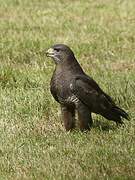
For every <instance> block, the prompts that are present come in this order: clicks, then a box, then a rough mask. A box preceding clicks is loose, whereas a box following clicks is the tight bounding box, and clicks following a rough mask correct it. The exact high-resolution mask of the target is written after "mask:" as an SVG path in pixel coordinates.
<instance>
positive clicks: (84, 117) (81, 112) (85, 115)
mask: <svg viewBox="0 0 135 180" xmlns="http://www.w3.org/2000/svg"><path fill="white" fill-rule="evenodd" d="M77 112H78V120H79V126H80V130H81V131H86V130H90V127H91V126H92V124H93V121H92V117H91V112H90V110H89V109H88V108H87V107H86V106H85V105H84V104H82V103H79V104H78V106H77Z"/></svg>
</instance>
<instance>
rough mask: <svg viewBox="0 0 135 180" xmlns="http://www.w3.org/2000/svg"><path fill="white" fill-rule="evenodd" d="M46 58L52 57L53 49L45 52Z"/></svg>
mask: <svg viewBox="0 0 135 180" xmlns="http://www.w3.org/2000/svg"><path fill="white" fill-rule="evenodd" d="M46 56H47V57H54V50H53V48H50V49H48V50H47V51H46Z"/></svg>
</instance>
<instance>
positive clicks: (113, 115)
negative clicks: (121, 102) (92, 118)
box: [103, 106, 129, 124]
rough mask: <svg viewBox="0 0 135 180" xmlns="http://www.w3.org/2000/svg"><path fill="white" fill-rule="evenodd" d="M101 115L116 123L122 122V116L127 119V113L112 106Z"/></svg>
mask: <svg viewBox="0 0 135 180" xmlns="http://www.w3.org/2000/svg"><path fill="white" fill-rule="evenodd" d="M103 116H104V117H105V118H107V119H109V120H112V121H115V122H116V123H117V124H122V123H123V121H122V118H125V119H127V120H129V116H128V113H126V112H125V111H124V110H123V109H121V108H119V107H117V106H114V107H112V108H111V109H110V110H109V111H106V112H104V113H103Z"/></svg>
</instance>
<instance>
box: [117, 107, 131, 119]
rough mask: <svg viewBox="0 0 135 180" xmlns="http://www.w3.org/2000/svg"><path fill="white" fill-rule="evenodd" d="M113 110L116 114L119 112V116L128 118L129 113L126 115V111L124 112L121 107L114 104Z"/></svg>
mask: <svg viewBox="0 0 135 180" xmlns="http://www.w3.org/2000/svg"><path fill="white" fill-rule="evenodd" d="M114 110H115V111H116V112H117V114H119V116H121V117H123V118H125V119H127V120H129V115H128V113H126V112H125V111H124V110H123V109H121V108H119V107H117V106H115V107H114Z"/></svg>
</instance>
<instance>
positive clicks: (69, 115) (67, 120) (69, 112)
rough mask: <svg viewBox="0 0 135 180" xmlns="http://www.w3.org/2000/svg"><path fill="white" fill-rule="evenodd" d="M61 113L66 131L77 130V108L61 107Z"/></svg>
mask: <svg viewBox="0 0 135 180" xmlns="http://www.w3.org/2000/svg"><path fill="white" fill-rule="evenodd" d="M61 112H62V120H63V121H64V126H65V129H66V131H70V130H72V129H73V128H75V107H67V106H64V105H61Z"/></svg>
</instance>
